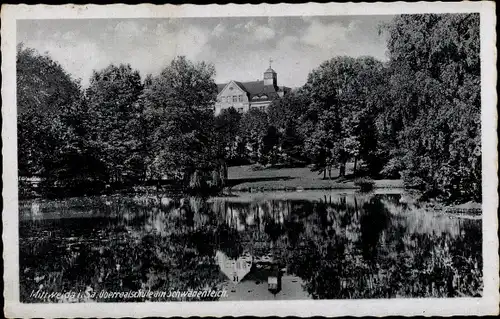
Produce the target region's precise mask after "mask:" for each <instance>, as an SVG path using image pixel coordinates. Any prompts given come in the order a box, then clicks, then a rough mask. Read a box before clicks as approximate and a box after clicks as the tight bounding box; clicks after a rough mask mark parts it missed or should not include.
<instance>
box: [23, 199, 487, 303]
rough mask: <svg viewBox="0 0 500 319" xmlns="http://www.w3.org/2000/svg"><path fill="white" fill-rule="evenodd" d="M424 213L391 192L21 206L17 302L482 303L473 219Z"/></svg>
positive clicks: (67, 201)
mask: <svg viewBox="0 0 500 319" xmlns="http://www.w3.org/2000/svg"><path fill="white" fill-rule="evenodd" d="M423 207H424V206H422V205H420V204H419V203H418V202H415V201H413V200H411V196H407V195H406V194H401V193H398V192H394V193H392V194H391V193H385V194H373V193H372V194H358V193H355V192H350V193H342V192H331V191H330V192H326V191H325V192H321V191H303V192H269V193H241V194H234V195H232V196H228V197H217V198H208V199H203V198H196V197H180V196H179V197H175V198H174V197H171V198H167V197H155V196H123V195H120V196H118V195H117V196H107V197H85V198H84V197H82V198H68V199H65V200H58V201H55V200H54V201H52V200H50V201H49V200H29V201H21V202H20V203H19V210H20V211H19V247H20V257H19V258H20V259H19V266H20V270H19V272H20V298H21V302H30V303H31V302H37V303H38V302H84V301H97V302H117V301H124V302H137V301H177V300H263V299H276V300H281V299H354V298H405V297H406V298H408V297H464V296H468V297H479V296H481V294H482V287H483V283H482V282H483V281H482V254H481V250H482V235H481V229H482V227H481V218H480V216H479V217H478V218H463V217H457V216H454V215H449V214H445V213H439V212H432V211H429V210H426V209H424V208H423ZM127 292H128V294H127ZM146 292H147V293H146ZM190 292H191V293H190ZM193 292H194V293H193ZM196 292H202V293H196ZM211 292H214V293H211ZM58 293H59V294H58Z"/></svg>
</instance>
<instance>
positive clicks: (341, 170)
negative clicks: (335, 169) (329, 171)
mask: <svg viewBox="0 0 500 319" xmlns="http://www.w3.org/2000/svg"><path fill="white" fill-rule="evenodd" d="M342 176H345V163H342V164H340V169H339V177H342Z"/></svg>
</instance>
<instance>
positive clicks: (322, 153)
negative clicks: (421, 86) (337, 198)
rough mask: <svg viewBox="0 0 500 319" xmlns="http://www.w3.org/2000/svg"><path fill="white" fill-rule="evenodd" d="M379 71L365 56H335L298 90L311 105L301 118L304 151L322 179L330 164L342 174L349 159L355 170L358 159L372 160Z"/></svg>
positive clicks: (329, 169)
mask: <svg viewBox="0 0 500 319" xmlns="http://www.w3.org/2000/svg"><path fill="white" fill-rule="evenodd" d="M382 69H383V65H382V63H380V62H379V61H377V60H375V59H373V58H371V57H361V58H356V59H354V58H350V57H337V58H333V59H331V60H329V61H326V62H324V63H322V64H321V65H320V66H319V68H318V69H315V70H313V71H312V72H311V73H310V74H309V76H308V80H307V83H306V84H305V86H304V88H303V89H304V92H305V94H307V95H308V96H309V98H310V101H311V104H310V106H309V109H308V110H307V111H306V112H304V114H303V116H302V117H301V119H302V122H303V125H302V131H303V135H304V136H307V137H306V140H305V150H306V153H307V154H308V155H309V157H310V158H311V159H312V161H313V164H314V169H315V170H319V171H323V173H324V176H326V171H327V170H328V171H329V172H330V171H331V168H332V167H334V166H336V167H339V168H340V176H343V175H344V174H345V166H346V162H347V161H348V160H350V159H353V160H354V163H355V168H356V164H357V161H358V160H359V159H363V160H365V161H366V162H368V163H369V162H370V160H372V159H373V157H374V153H375V150H376V145H377V144H376V140H377V135H376V128H375V118H376V115H377V112H378V110H379V109H380V105H379V99H378V98H377V94H375V92H377V90H378V88H379V87H380V86H381V85H382V84H383V81H382V79H381V74H382ZM374 133H375V134H374Z"/></svg>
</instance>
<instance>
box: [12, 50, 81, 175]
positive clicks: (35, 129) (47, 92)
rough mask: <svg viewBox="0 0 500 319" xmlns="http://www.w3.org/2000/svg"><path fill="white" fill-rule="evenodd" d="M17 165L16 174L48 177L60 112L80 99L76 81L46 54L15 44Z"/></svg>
mask: <svg viewBox="0 0 500 319" xmlns="http://www.w3.org/2000/svg"><path fill="white" fill-rule="evenodd" d="M16 72H17V73H16V83H17V112H18V118H17V120H18V123H17V125H18V152H19V153H18V165H19V175H20V176H33V175H41V176H50V172H48V170H47V168H48V166H50V163H51V162H53V161H54V160H55V158H54V155H55V152H56V150H57V149H58V148H59V147H60V144H61V140H60V139H59V137H60V136H58V135H59V134H58V133H60V132H58V130H60V129H63V128H61V127H60V126H63V127H66V124H67V123H64V122H63V119H62V118H61V116H62V114H63V113H64V112H66V111H67V110H66V109H67V108H70V107H71V105H73V104H74V103H75V102H77V101H78V99H79V98H80V86H79V83H78V82H77V81H75V80H73V79H72V78H71V76H70V75H69V74H68V73H67V72H66V71H65V70H64V69H63V68H62V67H61V65H59V64H58V63H57V62H55V61H54V60H52V59H51V58H50V56H48V55H40V54H38V53H37V52H36V51H35V50H33V49H30V48H25V47H24V46H23V45H22V44H20V45H18V47H17V57H16Z"/></svg>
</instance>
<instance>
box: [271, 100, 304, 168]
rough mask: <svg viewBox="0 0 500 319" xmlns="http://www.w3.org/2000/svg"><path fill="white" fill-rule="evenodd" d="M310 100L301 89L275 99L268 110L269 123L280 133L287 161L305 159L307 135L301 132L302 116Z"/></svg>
mask: <svg viewBox="0 0 500 319" xmlns="http://www.w3.org/2000/svg"><path fill="white" fill-rule="evenodd" d="M308 105H309V101H308V99H307V96H306V95H305V94H303V92H302V91H301V90H298V91H295V92H291V93H289V94H287V95H285V96H284V97H283V98H281V99H276V100H274V101H273V102H272V103H271V105H270V106H269V109H268V111H267V113H268V116H269V125H271V126H273V127H275V128H276V129H277V131H278V133H279V135H280V139H279V149H280V151H281V155H282V157H283V158H282V160H283V161H285V162H289V163H290V162H294V161H297V160H298V161H303V160H304V159H305V158H304V156H303V147H304V139H305V137H304V136H302V135H301V134H300V126H301V116H302V115H303V114H304V112H305V111H306V110H307V107H308Z"/></svg>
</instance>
